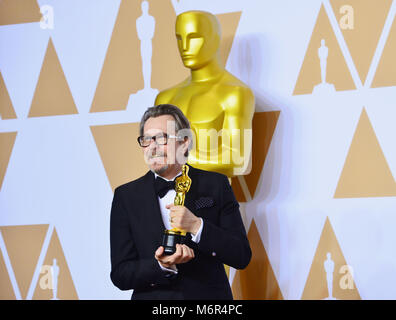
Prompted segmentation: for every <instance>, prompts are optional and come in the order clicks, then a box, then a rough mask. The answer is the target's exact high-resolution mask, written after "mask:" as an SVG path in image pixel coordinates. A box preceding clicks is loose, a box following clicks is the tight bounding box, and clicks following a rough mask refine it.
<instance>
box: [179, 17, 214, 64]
mask: <svg viewBox="0 0 396 320" xmlns="http://www.w3.org/2000/svg"><path fill="white" fill-rule="evenodd" d="M176 39H177V45H178V48H179V52H180V56H181V58H182V60H183V64H184V66H185V67H187V68H190V69H193V70H194V69H199V68H201V67H202V66H204V65H206V64H207V63H208V62H209V61H211V60H212V59H213V58H214V57H215V55H216V53H217V49H218V40H217V38H216V35H215V34H214V30H212V28H211V27H210V26H209V25H208V22H207V21H205V20H204V19H203V18H202V16H201V15H200V14H196V13H193V12H189V13H185V14H181V15H179V16H178V17H177V20H176Z"/></svg>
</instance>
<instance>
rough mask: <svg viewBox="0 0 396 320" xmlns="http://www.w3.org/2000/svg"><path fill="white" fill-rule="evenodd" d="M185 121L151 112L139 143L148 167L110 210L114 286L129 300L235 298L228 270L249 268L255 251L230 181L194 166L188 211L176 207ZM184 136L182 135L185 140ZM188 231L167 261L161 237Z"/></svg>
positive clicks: (167, 110) (164, 109) (174, 112)
mask: <svg viewBox="0 0 396 320" xmlns="http://www.w3.org/2000/svg"><path fill="white" fill-rule="evenodd" d="M189 128H190V125H189V122H188V120H187V118H186V117H185V116H184V115H183V113H182V112H181V111H180V109H178V108H177V107H175V106H173V105H167V104H164V105H159V106H156V107H152V108H149V109H148V110H147V111H146V112H145V114H144V115H143V117H142V121H141V123H140V137H139V138H138V142H139V144H140V146H141V147H142V149H143V154H144V158H145V160H146V162H147V164H148V166H149V168H150V171H148V172H147V173H146V174H145V175H144V176H142V177H141V178H139V179H137V180H134V181H132V182H129V183H127V184H124V185H122V186H120V187H118V188H116V190H115V192H114V199H113V204H112V209H111V220H110V245H111V264H112V266H111V275H110V276H111V280H112V281H113V283H114V285H115V286H117V287H118V288H119V289H121V290H130V289H134V292H133V295H132V299H232V293H231V288H230V285H229V282H228V278H227V275H226V273H225V269H224V264H227V265H229V266H232V267H234V268H237V269H243V268H245V267H246V266H247V265H248V263H249V261H250V258H251V249H250V246H249V242H248V240H247V237H246V232H245V229H244V226H243V223H242V219H241V215H240V212H239V204H238V202H237V201H236V200H235V197H234V194H233V192H232V189H231V186H230V184H229V181H228V179H227V177H226V176H224V175H222V174H220V173H215V172H209V171H203V170H199V169H196V168H193V167H191V166H189V172H188V175H189V177H190V178H191V180H192V183H191V187H190V190H189V191H188V193H187V194H186V197H185V203H184V206H174V205H173V200H174V197H175V190H172V189H170V190H167V189H166V187H165V188H163V186H164V185H166V184H167V183H166V181H165V180H170V181H172V180H174V179H175V178H176V177H177V176H178V175H179V174H180V173H181V168H182V165H183V164H184V163H185V162H186V157H187V156H188V151H189V148H190V147H191V137H190V138H189V137H188V134H185V133H186V132H187V131H188V129H189ZM183 133H184V134H183ZM165 228H166V229H172V228H180V229H183V230H185V231H187V232H188V233H187V239H186V241H185V244H183V245H177V249H176V252H175V253H174V254H172V255H165V254H164V248H163V247H162V246H161V240H162V235H163V232H164V230H165Z"/></svg>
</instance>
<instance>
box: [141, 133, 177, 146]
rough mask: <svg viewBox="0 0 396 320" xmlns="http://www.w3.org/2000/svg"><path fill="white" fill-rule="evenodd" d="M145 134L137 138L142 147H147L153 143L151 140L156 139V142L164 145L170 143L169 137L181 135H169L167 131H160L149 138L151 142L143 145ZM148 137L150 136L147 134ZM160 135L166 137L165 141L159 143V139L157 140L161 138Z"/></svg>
mask: <svg viewBox="0 0 396 320" xmlns="http://www.w3.org/2000/svg"><path fill="white" fill-rule="evenodd" d="M144 137H145V136H139V137H138V138H137V142H138V143H139V146H141V147H142V148H147V147H148V146H149V145H150V144H151V141H154V142H155V143H156V144H158V145H160V146H164V145H167V144H168V139H171V138H176V139H177V138H179V136H175V135H168V134H167V133H165V132H163V133H158V134H156V135H155V136H151V137H150V140H148V141H149V143H148V145H146V146H145V145H142V143H143V138H144ZM146 137H147V138H149V137H148V136H146ZM159 137H161V138H163V137H165V143H158V141H157V139H158V138H159Z"/></svg>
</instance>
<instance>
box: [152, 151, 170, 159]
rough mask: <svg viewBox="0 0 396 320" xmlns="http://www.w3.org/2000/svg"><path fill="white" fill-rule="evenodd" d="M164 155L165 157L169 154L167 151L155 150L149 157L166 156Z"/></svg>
mask: <svg viewBox="0 0 396 320" xmlns="http://www.w3.org/2000/svg"><path fill="white" fill-rule="evenodd" d="M164 156H165V157H166V156H167V154H166V152H157V151H155V150H154V151H153V152H152V153H151V154H149V155H148V158H149V159H152V158H158V157H164Z"/></svg>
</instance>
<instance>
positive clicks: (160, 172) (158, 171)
mask: <svg viewBox="0 0 396 320" xmlns="http://www.w3.org/2000/svg"><path fill="white" fill-rule="evenodd" d="M168 168H169V165H165V166H163V167H162V168H161V169H158V170H154V169H150V170H151V172H154V173H156V174H158V175H162V174H163V173H164V172H165V171H166V170H168Z"/></svg>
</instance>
